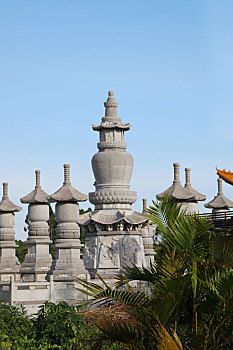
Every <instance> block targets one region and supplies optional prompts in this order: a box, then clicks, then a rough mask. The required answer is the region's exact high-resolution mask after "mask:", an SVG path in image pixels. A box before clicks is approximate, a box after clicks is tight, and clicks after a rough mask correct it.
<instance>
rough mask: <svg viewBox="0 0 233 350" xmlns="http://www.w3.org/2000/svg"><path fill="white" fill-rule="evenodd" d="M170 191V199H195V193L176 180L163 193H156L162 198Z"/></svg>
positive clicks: (158, 197)
mask: <svg viewBox="0 0 233 350" xmlns="http://www.w3.org/2000/svg"><path fill="white" fill-rule="evenodd" d="M166 193H168V198H169V199H173V198H174V199H177V200H183V201H188V200H192V199H193V200H195V199H194V194H193V193H191V192H189V191H188V190H186V189H185V188H184V187H183V186H182V185H181V183H180V182H174V183H173V184H172V185H171V186H170V187H169V188H168V189H167V190H165V191H163V192H162V193H159V194H157V195H156V197H157V199H158V200H161V199H162V198H163V197H164V195H165V194H166Z"/></svg>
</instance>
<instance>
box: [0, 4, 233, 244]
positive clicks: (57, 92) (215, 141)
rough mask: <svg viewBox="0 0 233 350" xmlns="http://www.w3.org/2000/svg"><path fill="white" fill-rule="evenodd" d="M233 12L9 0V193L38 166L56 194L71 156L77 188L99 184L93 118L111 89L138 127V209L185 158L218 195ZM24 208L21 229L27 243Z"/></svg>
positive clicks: (194, 175)
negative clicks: (96, 181)
mask: <svg viewBox="0 0 233 350" xmlns="http://www.w3.org/2000/svg"><path fill="white" fill-rule="evenodd" d="M232 18H233V1H232V0H209V1H208V0H189V1H187V0H170V1H169V0H144V1H141V0H140V1H139V0H132V1H131V0H117V1H116V0H114V1H111V0H108V1H101V0H98V1H96V0H89V1H88V0H85V1H84V0H82V1H81V0H37V1H31V0H28V1H24V0H0V120H1V139H0V142H1V153H0V162H1V163H0V169H1V171H0V181H1V182H3V181H8V182H9V192H10V193H9V194H10V199H11V200H13V201H14V202H15V203H17V204H19V203H20V202H19V198H20V197H22V196H24V195H26V194H28V193H29V192H30V191H32V190H33V188H34V185H35V182H34V181H35V180H34V170H35V169H40V170H41V172H42V173H41V177H42V178H41V184H42V187H43V189H44V190H46V192H47V193H49V194H51V193H53V192H55V190H57V189H58V188H59V187H60V186H61V185H62V182H63V164H64V163H70V164H71V180H72V184H73V186H74V187H76V188H77V189H79V190H80V191H81V192H83V193H88V192H90V191H93V182H94V178H93V174H92V170H91V165H90V160H91V157H92V156H93V154H94V153H95V152H96V151H97V148H96V143H97V141H98V135H97V133H96V132H94V131H92V129H91V124H95V123H98V122H99V121H100V118H101V117H102V116H103V115H104V107H103V102H104V101H105V100H106V98H107V91H108V90H110V89H112V90H114V92H115V97H116V99H117V101H118V102H119V108H118V114H119V116H121V117H122V120H123V121H124V122H130V123H131V124H132V125H133V127H132V129H131V131H129V132H127V133H126V137H125V138H126V141H127V142H128V151H129V152H130V153H132V155H133V157H134V160H135V167H134V171H133V176H132V181H131V189H132V190H136V191H137V192H138V201H137V203H136V204H135V205H134V206H133V208H134V209H136V210H139V211H141V207H142V206H141V199H142V198H144V197H145V198H147V199H148V201H149V203H150V202H151V200H152V199H154V198H155V195H156V193H159V192H161V191H163V190H165V189H166V188H167V187H168V186H169V185H171V183H172V180H173V167H172V163H173V162H174V161H176V162H180V164H181V180H182V182H184V168H185V167H191V182H192V185H193V187H194V188H195V189H197V190H198V191H200V192H202V193H205V194H206V195H207V200H211V199H212V198H213V196H214V195H215V194H216V187H217V184H216V183H217V182H216V179H217V177H216V170H215V166H216V165H218V167H219V168H220V169H222V168H225V169H227V170H228V169H231V170H232V171H233V157H232V153H233V142H232V141H233V24H232V23H233V22H232ZM223 190H224V193H225V195H227V196H228V197H229V198H231V199H233V188H232V187H231V186H230V185H227V184H225V183H224V185H223ZM0 195H2V191H1V194H0ZM89 205H90V204H89V203H85V204H82V205H81V207H83V208H87V207H88V206H89ZM22 206H23V207H24V209H23V211H22V212H20V213H17V214H16V228H15V230H16V238H21V239H26V237H27V234H26V233H24V232H23V226H24V219H25V215H26V212H27V206H26V205H22ZM201 208H203V206H201Z"/></svg>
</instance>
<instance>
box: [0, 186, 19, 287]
mask: <svg viewBox="0 0 233 350" xmlns="http://www.w3.org/2000/svg"><path fill="white" fill-rule="evenodd" d="M20 210H22V208H21V207H19V206H17V205H16V204H14V203H12V202H11V201H10V200H9V197H8V183H7V182H4V183H3V197H2V201H1V202H0V280H1V281H10V278H11V277H14V278H15V280H19V279H20V274H19V262H18V259H17V257H16V255H15V249H16V247H17V245H16V243H15V232H14V229H13V227H14V225H15V214H14V213H15V212H18V211H20Z"/></svg>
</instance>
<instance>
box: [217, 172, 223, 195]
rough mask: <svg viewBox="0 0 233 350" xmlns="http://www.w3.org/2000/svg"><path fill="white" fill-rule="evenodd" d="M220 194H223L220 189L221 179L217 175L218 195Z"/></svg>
mask: <svg viewBox="0 0 233 350" xmlns="http://www.w3.org/2000/svg"><path fill="white" fill-rule="evenodd" d="M220 194H223V191H222V179H221V177H220V176H219V177H218V195H220Z"/></svg>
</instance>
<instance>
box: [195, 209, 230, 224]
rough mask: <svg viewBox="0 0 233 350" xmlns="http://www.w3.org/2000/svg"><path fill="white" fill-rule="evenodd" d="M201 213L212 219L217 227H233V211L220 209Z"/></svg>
mask: <svg viewBox="0 0 233 350" xmlns="http://www.w3.org/2000/svg"><path fill="white" fill-rule="evenodd" d="M199 215H200V216H205V217H207V218H209V219H210V220H212V221H213V223H214V226H215V227H233V211H227V212H225V211H222V212H221V211H220V212H218V213H203V214H199Z"/></svg>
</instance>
